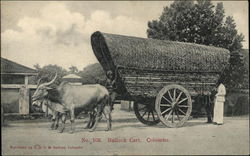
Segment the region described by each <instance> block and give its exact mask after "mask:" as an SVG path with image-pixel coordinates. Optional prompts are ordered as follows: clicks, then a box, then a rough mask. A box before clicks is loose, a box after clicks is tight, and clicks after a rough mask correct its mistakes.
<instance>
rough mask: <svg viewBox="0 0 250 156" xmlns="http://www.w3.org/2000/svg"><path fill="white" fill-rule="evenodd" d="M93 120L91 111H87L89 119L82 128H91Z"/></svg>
mask: <svg viewBox="0 0 250 156" xmlns="http://www.w3.org/2000/svg"><path fill="white" fill-rule="evenodd" d="M93 120H94V113H93V112H89V121H88V124H87V125H86V126H85V128H84V129H89V128H91V126H92V122H93Z"/></svg>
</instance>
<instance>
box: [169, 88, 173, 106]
mask: <svg viewBox="0 0 250 156" xmlns="http://www.w3.org/2000/svg"><path fill="white" fill-rule="evenodd" d="M168 95H169V97H170V99H171V100H172V101H174V100H173V98H172V96H171V94H170V92H169V91H168ZM170 103H172V102H170Z"/></svg>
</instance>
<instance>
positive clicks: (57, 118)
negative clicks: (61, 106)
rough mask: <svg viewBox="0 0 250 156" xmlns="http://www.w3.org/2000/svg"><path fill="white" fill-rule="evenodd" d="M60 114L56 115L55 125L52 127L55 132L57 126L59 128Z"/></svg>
mask: <svg viewBox="0 0 250 156" xmlns="http://www.w3.org/2000/svg"><path fill="white" fill-rule="evenodd" d="M61 116H62V115H61V114H60V113H58V114H57V117H56V124H55V126H54V129H55V130H56V129H57V128H58V126H59V120H60V118H61Z"/></svg>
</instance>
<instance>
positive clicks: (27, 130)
mask: <svg viewBox="0 0 250 156" xmlns="http://www.w3.org/2000/svg"><path fill="white" fill-rule="evenodd" d="M205 121H206V119H205V118H201V119H193V120H190V121H188V123H186V124H185V125H184V127H182V128H166V127H165V126H163V125H162V124H158V125H157V126H153V127H149V126H146V125H143V124H141V123H140V122H139V121H138V120H137V119H136V118H135V115H134V114H133V112H125V111H121V110H118V109H116V110H115V111H114V112H113V130H112V131H109V132H105V131H104V129H105V127H106V122H105V121H102V122H101V123H100V124H99V125H98V128H97V131H95V132H88V130H85V129H83V127H84V126H85V125H84V124H86V120H83V119H79V120H77V122H76V132H75V133H74V134H69V121H68V124H67V129H66V132H65V133H63V134H60V133H58V132H57V131H54V130H49V124H50V123H49V122H38V121H36V120H35V121H32V122H20V121H18V122H9V123H8V126H6V127H3V128H2V155H20V154H23V155H54V154H56V155H120V154H143V155H145V154H150V155H152V154H164V155H165V154H167V155H174V154H178V155H180V154H185V155H186V154H190V155H193V154H216V155H218V154H233V155H234V154H249V118H248V117H244V118H235V117H234V118H231V117H230V118H225V124H224V125H221V126H217V125H213V124H206V123H205ZM84 122H85V123H84Z"/></svg>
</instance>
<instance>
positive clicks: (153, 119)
mask: <svg viewBox="0 0 250 156" xmlns="http://www.w3.org/2000/svg"><path fill="white" fill-rule="evenodd" d="M152 116H153V120H154V121H155V114H154V111H152Z"/></svg>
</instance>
